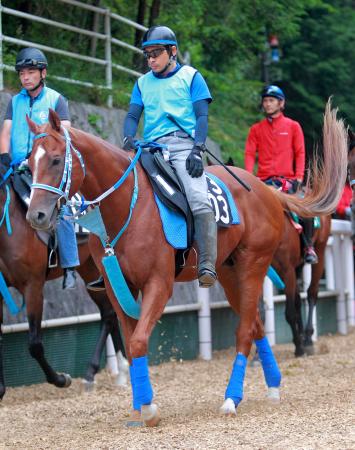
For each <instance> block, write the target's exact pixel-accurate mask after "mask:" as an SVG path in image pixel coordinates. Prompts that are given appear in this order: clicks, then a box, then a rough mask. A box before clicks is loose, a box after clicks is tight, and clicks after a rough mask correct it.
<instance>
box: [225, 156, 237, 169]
mask: <svg viewBox="0 0 355 450" xmlns="http://www.w3.org/2000/svg"><path fill="white" fill-rule="evenodd" d="M226 164H227V166H234V167H235V164H234V159H233V158H232V157H231V156H230V157H229V158H228V159H227V163H226Z"/></svg>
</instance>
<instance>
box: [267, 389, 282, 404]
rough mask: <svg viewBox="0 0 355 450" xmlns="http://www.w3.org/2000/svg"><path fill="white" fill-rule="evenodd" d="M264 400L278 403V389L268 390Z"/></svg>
mask: <svg viewBox="0 0 355 450" xmlns="http://www.w3.org/2000/svg"><path fill="white" fill-rule="evenodd" d="M266 398H267V399H268V400H271V401H273V402H279V401H280V389H279V388H277V387H270V388H268V391H267V394H266Z"/></svg>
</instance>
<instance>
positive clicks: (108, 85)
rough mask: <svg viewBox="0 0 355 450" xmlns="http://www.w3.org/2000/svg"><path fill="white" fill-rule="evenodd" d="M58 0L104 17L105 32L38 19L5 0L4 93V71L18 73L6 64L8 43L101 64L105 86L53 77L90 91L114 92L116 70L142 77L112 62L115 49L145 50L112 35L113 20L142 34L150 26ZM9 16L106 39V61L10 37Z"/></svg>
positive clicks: (1, 36) (2, 36) (0, 51)
mask: <svg viewBox="0 0 355 450" xmlns="http://www.w3.org/2000/svg"><path fill="white" fill-rule="evenodd" d="M57 1H58V2H61V3H67V4H69V5H72V6H76V7H78V8H81V9H83V10H89V11H92V12H94V13H95V14H98V15H101V16H103V19H104V33H98V32H95V31H91V30H87V29H83V28H79V27H76V26H72V25H68V24H65V23H62V22H57V21H55V20H50V19H47V18H44V17H39V16H35V15H32V14H28V13H24V12H22V11H18V10H15V9H11V8H7V7H4V6H2V4H1V0H0V90H3V88H4V86H3V71H4V70H8V71H14V70H15V69H14V68H13V67H12V66H9V65H6V64H3V42H7V43H10V44H15V45H19V46H27V47H29V46H33V47H37V48H39V49H41V50H44V51H46V52H49V53H53V54H57V55H62V56H67V57H70V58H73V59H77V60H81V61H87V62H89V63H91V64H97V65H100V66H104V67H105V84H104V85H100V84H95V83H92V82H89V81H82V80H77V79H74V78H67V77H63V76H55V75H51V78H54V79H57V80H59V81H64V82H67V83H72V84H77V85H81V86H86V87H89V88H94V87H97V88H101V89H107V90H111V89H112V72H113V69H115V70H118V71H121V72H125V73H127V74H129V75H133V76H135V77H139V76H140V75H141V73H140V72H137V71H135V70H133V69H132V68H129V67H126V66H124V65H120V64H117V63H116V62H113V61H112V46H119V47H123V48H125V49H126V50H128V51H131V52H136V53H139V54H141V53H142V50H141V49H140V48H137V47H135V46H133V45H130V44H129V43H127V42H124V41H121V40H119V39H116V38H113V37H112V36H111V24H112V22H113V21H119V22H121V23H124V24H125V25H128V26H130V27H133V28H136V29H138V30H141V31H145V30H147V28H146V27H144V26H142V25H140V24H138V23H135V22H133V21H132V20H129V19H127V18H125V17H122V16H120V15H118V14H115V13H113V12H111V11H110V9H108V8H99V7H96V6H92V5H87V4H85V3H82V2H79V1H76V0H57ZM6 15H11V16H16V17H20V18H23V19H27V20H30V21H33V22H39V23H42V24H44V25H46V26H50V27H57V28H60V29H62V30H67V31H71V32H74V33H78V34H82V35H86V36H90V37H91V38H96V39H98V40H102V41H104V45H105V58H104V59H100V58H95V57H92V56H87V55H82V54H79V53H75V52H69V51H66V50H62V49H60V48H55V47H48V46H47V45H44V44H41V43H38V42H31V41H27V40H22V39H17V38H15V37H13V36H7V35H6V34H3V17H4V16H6ZM4 23H5V20H4ZM107 105H108V106H109V107H112V95H109V96H108V100H107Z"/></svg>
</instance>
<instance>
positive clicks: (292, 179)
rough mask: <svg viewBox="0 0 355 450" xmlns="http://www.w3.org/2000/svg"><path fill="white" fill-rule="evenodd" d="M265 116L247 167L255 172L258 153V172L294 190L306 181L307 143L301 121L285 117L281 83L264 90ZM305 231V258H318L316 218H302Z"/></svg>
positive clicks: (251, 140) (251, 141) (253, 131)
mask: <svg viewBox="0 0 355 450" xmlns="http://www.w3.org/2000/svg"><path fill="white" fill-rule="evenodd" d="M261 101H262V109H263V111H264V113H265V116H266V117H265V119H263V120H261V121H260V122H258V123H255V124H254V125H253V126H252V127H251V128H250V131H249V135H248V138H247V141H246V145H245V168H246V170H247V171H248V172H251V173H253V170H254V165H255V160H256V157H258V161H257V165H258V168H257V173H256V176H257V177H259V178H260V179H261V180H262V181H264V182H265V183H267V184H272V185H276V186H278V187H281V188H282V189H283V190H285V191H288V192H289V193H290V194H292V193H295V192H296V191H297V188H298V186H299V185H300V184H301V183H302V181H303V177H304V170H305V145H304V136H303V131H302V128H301V126H300V124H299V123H298V122H296V121H294V120H292V119H290V118H289V117H285V116H284V114H283V110H284V108H285V94H284V93H283V91H282V89H280V88H279V87H278V86H274V85H270V86H266V87H265V89H264V90H263V92H262V94H261ZM302 222H303V231H304V236H303V238H304V242H305V250H304V252H305V253H304V259H305V262H307V263H309V264H316V263H317V262H318V258H317V255H316V253H315V251H314V247H313V244H312V234H313V219H302Z"/></svg>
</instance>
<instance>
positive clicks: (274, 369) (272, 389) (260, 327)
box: [255, 315, 281, 400]
mask: <svg viewBox="0 0 355 450" xmlns="http://www.w3.org/2000/svg"><path fill="white" fill-rule="evenodd" d="M255 325H256V331H255V345H256V348H257V350H258V354H259V357H260V360H261V365H262V367H263V372H264V378H265V382H266V385H267V387H268V393H267V398H268V399H270V400H280V384H281V372H280V369H279V367H278V365H277V362H276V359H275V356H274V353H273V351H272V349H271V347H270V344H269V341H268V339H267V337H266V336H265V331H264V324H263V321H262V320H261V318H260V316H259V315H258V316H257V317H256V321H255Z"/></svg>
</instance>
